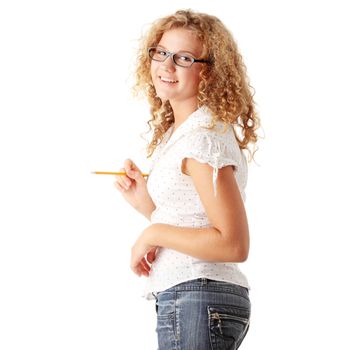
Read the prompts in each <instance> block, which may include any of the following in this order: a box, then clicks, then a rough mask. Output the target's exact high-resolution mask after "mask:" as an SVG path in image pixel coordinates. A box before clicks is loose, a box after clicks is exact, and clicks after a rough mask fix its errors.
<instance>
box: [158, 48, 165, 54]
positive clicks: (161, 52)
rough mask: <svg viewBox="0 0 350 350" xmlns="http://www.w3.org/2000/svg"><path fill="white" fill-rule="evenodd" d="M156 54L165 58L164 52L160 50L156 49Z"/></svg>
mask: <svg viewBox="0 0 350 350" xmlns="http://www.w3.org/2000/svg"><path fill="white" fill-rule="evenodd" d="M156 54H157V55H159V56H166V51H164V50H162V49H160V48H157V49H156Z"/></svg>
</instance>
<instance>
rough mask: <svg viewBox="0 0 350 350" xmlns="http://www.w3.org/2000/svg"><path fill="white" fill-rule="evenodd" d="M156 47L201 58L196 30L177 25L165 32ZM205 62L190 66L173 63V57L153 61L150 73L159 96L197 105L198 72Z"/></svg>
mask: <svg viewBox="0 0 350 350" xmlns="http://www.w3.org/2000/svg"><path fill="white" fill-rule="evenodd" d="M157 47H160V48H162V49H164V50H165V51H170V52H174V53H177V52H181V53H186V54H187V55H190V56H192V57H193V58H199V57H200V55H201V53H202V44H201V42H200V40H199V39H198V38H197V37H196V36H195V35H194V33H193V32H191V31H189V30H187V29H183V28H178V29H171V30H168V31H166V32H165V33H164V34H163V36H162V38H161V40H160V42H159V43H158V45H157ZM201 68H202V63H198V62H195V63H193V64H192V66H191V67H189V68H184V67H179V66H177V65H175V64H174V62H173V60H172V58H171V57H167V59H166V60H165V61H164V62H158V61H153V60H152V62H151V76H152V81H153V84H154V87H155V89H156V91H157V95H158V97H160V98H161V99H162V100H163V101H165V100H169V101H170V103H171V104H172V105H173V104H175V103H178V102H182V103H188V104H193V105H195V106H196V105H197V94H198V85H199V82H200V78H199V73H200V71H201Z"/></svg>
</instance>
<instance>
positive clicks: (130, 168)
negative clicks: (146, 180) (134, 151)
mask: <svg viewBox="0 0 350 350" xmlns="http://www.w3.org/2000/svg"><path fill="white" fill-rule="evenodd" d="M124 167H125V172H126V174H127V175H128V176H129V177H131V178H132V179H134V180H136V181H138V180H140V179H143V177H142V174H141V171H140V169H139V168H138V167H137V166H136V164H135V163H134V162H133V161H132V160H131V159H126V160H125V162H124Z"/></svg>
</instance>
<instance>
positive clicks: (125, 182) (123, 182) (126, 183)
mask: <svg viewBox="0 0 350 350" xmlns="http://www.w3.org/2000/svg"><path fill="white" fill-rule="evenodd" d="M120 171H121V172H125V171H126V170H125V169H124V168H122V169H120ZM116 181H117V182H118V183H119V185H120V186H122V187H124V188H125V189H126V190H128V189H129V188H130V186H131V185H132V182H131V179H130V178H129V177H128V176H126V175H118V176H116Z"/></svg>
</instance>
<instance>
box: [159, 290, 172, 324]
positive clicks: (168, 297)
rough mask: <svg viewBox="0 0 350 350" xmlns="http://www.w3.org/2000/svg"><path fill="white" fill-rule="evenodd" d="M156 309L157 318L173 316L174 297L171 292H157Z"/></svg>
mask: <svg viewBox="0 0 350 350" xmlns="http://www.w3.org/2000/svg"><path fill="white" fill-rule="evenodd" d="M156 310H157V317H158V319H159V318H161V319H164V318H170V319H171V318H174V314H175V298H174V296H173V293H166V292H163V293H159V294H158V297H157V300H156Z"/></svg>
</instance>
